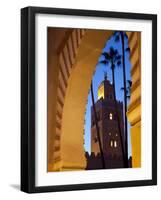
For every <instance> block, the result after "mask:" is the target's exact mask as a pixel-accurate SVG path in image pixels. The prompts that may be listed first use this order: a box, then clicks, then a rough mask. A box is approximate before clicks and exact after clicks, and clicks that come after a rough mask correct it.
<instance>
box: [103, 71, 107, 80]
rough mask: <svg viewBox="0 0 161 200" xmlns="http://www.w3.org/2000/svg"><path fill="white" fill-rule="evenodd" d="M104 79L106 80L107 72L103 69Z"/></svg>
mask: <svg viewBox="0 0 161 200" xmlns="http://www.w3.org/2000/svg"><path fill="white" fill-rule="evenodd" d="M104 79H105V80H107V72H105V71H104Z"/></svg>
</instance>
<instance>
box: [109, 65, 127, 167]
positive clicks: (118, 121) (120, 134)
mask: <svg viewBox="0 0 161 200" xmlns="http://www.w3.org/2000/svg"><path fill="white" fill-rule="evenodd" d="M112 65H113V64H112ZM112 83H113V95H114V102H115V109H116V117H117V125H118V131H119V136H120V141H121V150H122V156H123V162H124V167H125V166H126V157H125V153H124V145H123V138H122V133H121V126H120V118H119V112H118V106H117V101H116V90H115V73H114V67H112Z"/></svg>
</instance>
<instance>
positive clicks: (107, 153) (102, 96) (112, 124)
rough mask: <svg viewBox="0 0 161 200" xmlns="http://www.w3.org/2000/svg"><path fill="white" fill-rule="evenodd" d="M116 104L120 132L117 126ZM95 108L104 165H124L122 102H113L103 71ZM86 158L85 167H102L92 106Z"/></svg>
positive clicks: (110, 87)
mask: <svg viewBox="0 0 161 200" xmlns="http://www.w3.org/2000/svg"><path fill="white" fill-rule="evenodd" d="M116 105H117V111H118V114H119V123H120V127H121V133H120V132H119V128H118V117H117V111H116ZM95 108H96V113H97V119H98V126H99V132H100V139H101V145H102V149H103V154H104V158H105V164H106V165H105V167H106V168H122V167H124V165H123V153H122V146H121V138H122V141H123V145H124V122H123V103H122V102H120V101H117V102H116V104H115V101H114V88H113V84H111V83H110V81H109V80H108V79H107V73H105V75H104V80H103V81H102V83H101V84H100V85H99V87H98V100H97V102H96V103H95ZM86 158H87V169H98V168H102V163H101V154H100V148H99V142H98V138H97V130H96V123H95V117H94V112H93V106H92V107H91V155H86Z"/></svg>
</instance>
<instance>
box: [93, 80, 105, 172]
mask: <svg viewBox="0 0 161 200" xmlns="http://www.w3.org/2000/svg"><path fill="white" fill-rule="evenodd" d="M91 96H92V104H93V113H94V119H95V125H96V132H97V139H98V144H99V149H100V154H101V161H102V168H103V169H105V168H106V166H105V158H104V155H103V149H102V144H101V138H100V131H99V126H98V119H97V112H96V107H95V101H94V93H93V84H92V82H91ZM95 141H97V140H96V138H95Z"/></svg>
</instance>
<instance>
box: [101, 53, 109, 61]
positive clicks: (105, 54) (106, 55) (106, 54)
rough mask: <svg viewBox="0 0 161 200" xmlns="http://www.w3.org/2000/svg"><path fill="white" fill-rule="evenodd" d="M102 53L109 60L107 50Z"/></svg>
mask: <svg viewBox="0 0 161 200" xmlns="http://www.w3.org/2000/svg"><path fill="white" fill-rule="evenodd" d="M102 55H103V56H104V57H105V59H107V60H110V59H111V57H110V55H109V53H107V52H103V53H102Z"/></svg>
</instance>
